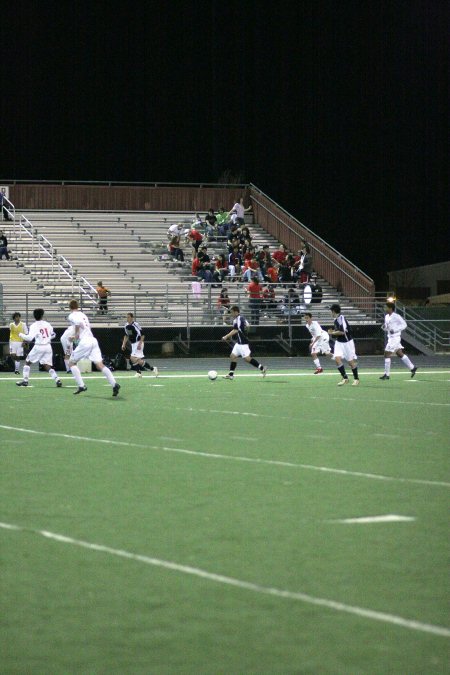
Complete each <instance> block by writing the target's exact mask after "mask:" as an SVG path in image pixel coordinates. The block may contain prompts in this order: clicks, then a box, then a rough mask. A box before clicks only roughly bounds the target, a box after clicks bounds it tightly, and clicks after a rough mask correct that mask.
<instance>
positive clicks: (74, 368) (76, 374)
mask: <svg viewBox="0 0 450 675" xmlns="http://www.w3.org/2000/svg"><path fill="white" fill-rule="evenodd" d="M71 370H72V375H73V376H74V378H75V382H76V383H77V385H78V386H79V387H84V382H83V378H82V377H81V373H80V369H79V368H78V366H72V368H71Z"/></svg>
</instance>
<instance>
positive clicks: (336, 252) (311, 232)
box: [250, 183, 374, 288]
mask: <svg viewBox="0 0 450 675" xmlns="http://www.w3.org/2000/svg"><path fill="white" fill-rule="evenodd" d="M250 187H251V188H253V189H255V190H257V191H258V192H259V193H260V194H261V195H263V196H264V197H265V198H266V199H268V200H269V201H271V202H272V203H273V204H275V206H276V207H277V208H279V209H280V211H283V213H284V214H286V216H288V217H289V218H292V220H294V221H295V222H296V223H297V224H298V225H300V226H301V227H303V228H304V229H305V230H307V232H309V233H310V234H311V235H312V236H313V237H315V238H316V239H318V240H319V241H320V242H322V244H323V245H324V246H326V247H327V248H329V249H330V250H331V251H333V253H335V254H336V256H338V257H339V258H340V259H341V260H343V261H344V262H346V263H348V264H349V265H351V267H353V268H354V269H355V270H356V271H357V272H358V273H359V274H361V275H362V276H363V277H365V278H366V279H367V280H368V281H370V282H371V283H372V284H373V283H374V282H373V279H372V278H371V277H369V275H368V274H366V273H365V272H363V270H361V269H360V268H359V267H358V266H357V265H355V264H354V263H352V262H351V260H349V259H348V258H346V257H345V256H344V255H342V253H339V251H337V250H336V249H335V248H333V246H331V245H330V244H329V243H328V242H326V241H325V240H324V239H322V237H321V236H320V235H318V234H316V233H315V232H313V231H312V230H311V229H310V228H309V227H307V226H306V225H304V224H303V223H302V222H301V221H300V220H298V218H296V217H295V216H293V215H292V214H291V213H289V212H288V211H286V209H284V208H283V207H282V206H280V205H279V204H277V202H276V201H275V200H273V199H272V198H271V197H269V196H268V195H266V193H265V192H263V191H262V190H261V189H260V188H259V187H257V186H256V185H254V184H253V183H250ZM252 200H254V201H256V203H257V204H259V205H260V206H261V207H262V208H264V209H266V210H267V211H268V212H269V213H270V215H271V216H273V217H274V218H276V219H277V220H278V221H279V222H280V223H282V224H283V225H285V226H286V227H287V228H288V229H290V230H291V232H294V234H298V233H297V232H295V230H293V229H292V228H291V226H290V225H289V224H288V223H285V222H284V221H283V220H281V218H279V216H277V215H276V214H274V213H272V212H271V211H270V210H269V209H268V208H267V207H266V206H265V205H264V204H261V202H259V201H258V200H257V199H255V197H254V196H253V195H252ZM308 243H309V242H308ZM309 245H310V246H312V244H309ZM313 248H315V247H313ZM315 250H317V249H315ZM322 255H324V254H322ZM324 257H325V256H324ZM330 262H332V263H333V261H332V260H330ZM333 264H334V263H333ZM336 267H337V265H336ZM353 281H354V280H353ZM359 285H360V284H359ZM361 288H364V287H363V286H361Z"/></svg>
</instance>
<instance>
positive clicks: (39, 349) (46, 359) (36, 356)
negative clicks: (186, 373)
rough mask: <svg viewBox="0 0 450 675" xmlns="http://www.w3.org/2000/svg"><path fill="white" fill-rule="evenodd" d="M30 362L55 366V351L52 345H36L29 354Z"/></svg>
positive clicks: (28, 359)
mask: <svg viewBox="0 0 450 675" xmlns="http://www.w3.org/2000/svg"><path fill="white" fill-rule="evenodd" d="M27 361H29V362H30V363H40V364H42V365H43V366H53V351H52V346H51V345H34V347H33V349H32V350H31V352H30V353H29V354H28V356H27Z"/></svg>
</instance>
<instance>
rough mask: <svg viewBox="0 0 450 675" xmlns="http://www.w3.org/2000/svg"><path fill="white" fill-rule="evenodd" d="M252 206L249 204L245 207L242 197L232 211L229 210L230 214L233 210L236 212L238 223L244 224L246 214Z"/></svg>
mask: <svg viewBox="0 0 450 675" xmlns="http://www.w3.org/2000/svg"><path fill="white" fill-rule="evenodd" d="M251 208H252V207H251V206H247V208H245V207H244V197H241V198H240V199H239V201H238V202H236V203H235V205H234V206H233V208H232V209H231V211H229V213H228V215H229V216H230V217H231V215H232V213H233V211H234V213H235V214H236V223H237V224H238V225H244V223H245V220H244V214H245V213H247V211H250V210H251Z"/></svg>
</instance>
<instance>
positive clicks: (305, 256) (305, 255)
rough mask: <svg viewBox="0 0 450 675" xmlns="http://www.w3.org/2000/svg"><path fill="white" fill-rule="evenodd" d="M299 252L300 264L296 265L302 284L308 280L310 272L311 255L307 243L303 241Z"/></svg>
mask: <svg viewBox="0 0 450 675" xmlns="http://www.w3.org/2000/svg"><path fill="white" fill-rule="evenodd" d="M299 253H300V264H299V266H298V270H299V272H300V281H301V283H302V284H304V283H306V282H307V281H309V277H310V276H311V272H312V255H311V249H310V247H309V245H308V244H306V243H305V244H304V246H303V248H302V250H301V251H299Z"/></svg>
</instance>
